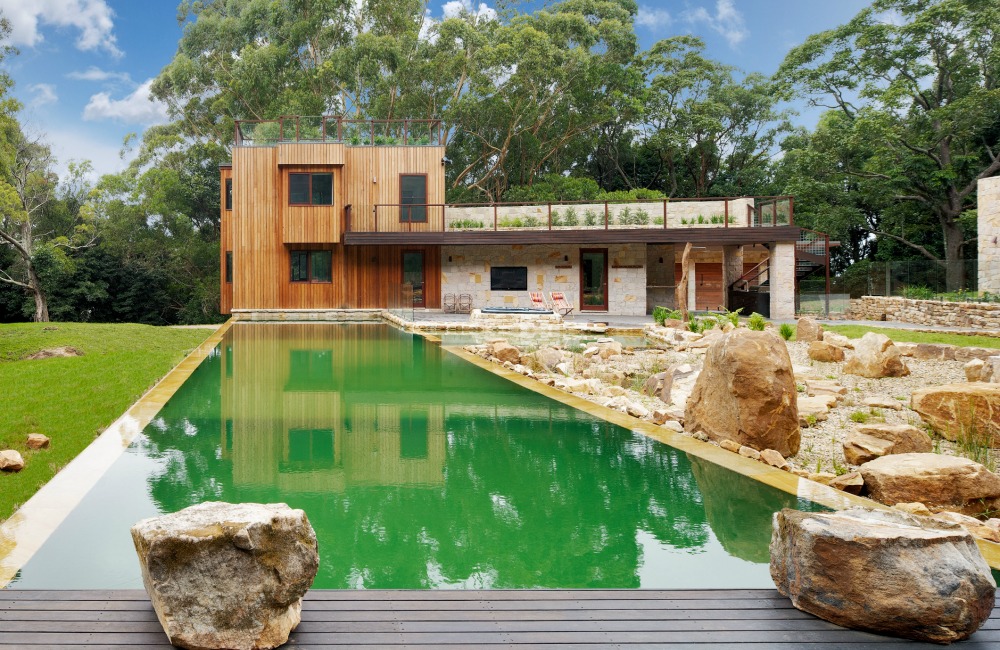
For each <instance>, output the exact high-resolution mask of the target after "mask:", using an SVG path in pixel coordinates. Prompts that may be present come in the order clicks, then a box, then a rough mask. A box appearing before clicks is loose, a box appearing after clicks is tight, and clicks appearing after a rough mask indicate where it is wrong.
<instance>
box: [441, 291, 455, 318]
mask: <svg viewBox="0 0 1000 650" xmlns="http://www.w3.org/2000/svg"><path fill="white" fill-rule="evenodd" d="M457 307H458V305H457V303H456V302H455V294H453V293H446V294H444V298H443V299H442V300H441V310H442V311H444V313H446V314H454V313H455V310H456V308H457Z"/></svg>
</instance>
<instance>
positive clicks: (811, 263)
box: [728, 228, 830, 317]
mask: <svg viewBox="0 0 1000 650" xmlns="http://www.w3.org/2000/svg"><path fill="white" fill-rule="evenodd" d="M768 262H769V260H764V261H763V262H761V263H760V264H757V265H756V266H755V267H753V268H752V269H750V270H749V271H747V272H745V273H744V274H743V275H741V276H740V277H739V279H738V280H736V281H735V282H733V283H732V284H730V285H729V287H728V292H729V309H730V310H736V309H742V310H743V311H742V312H741V313H742V314H744V315H749V314H751V313H753V312H757V313H759V314H761V315H763V316H767V317H770V315H771V285H770V282H771V273H770V266H769V264H768ZM829 266H830V236H829V235H827V234H826V233H822V232H818V231H816V230H808V229H806V228H803V229H802V231H801V233H800V234H799V241H797V242H796V243H795V289H796V295H797V294H798V287H799V282H800V281H801V280H803V279H804V278H807V277H809V276H812V275H815V274H817V273H826V272H827V269H828V268H829ZM827 293H829V283H827Z"/></svg>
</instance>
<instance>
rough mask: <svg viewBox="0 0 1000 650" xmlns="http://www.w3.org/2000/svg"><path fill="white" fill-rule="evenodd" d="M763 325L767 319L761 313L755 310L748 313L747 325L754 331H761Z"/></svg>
mask: <svg viewBox="0 0 1000 650" xmlns="http://www.w3.org/2000/svg"><path fill="white" fill-rule="evenodd" d="M765 325H767V319H766V318H764V317H763V316H762V315H761V314H758V313H757V312H754V313H752V314H750V320H749V321H748V322H747V327H749V328H750V329H752V330H754V331H756V332H763V331H764V326H765Z"/></svg>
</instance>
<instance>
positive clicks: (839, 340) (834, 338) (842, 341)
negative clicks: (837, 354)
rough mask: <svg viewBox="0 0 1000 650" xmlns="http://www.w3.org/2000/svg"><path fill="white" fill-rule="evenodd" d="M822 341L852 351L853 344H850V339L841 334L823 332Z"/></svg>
mask: <svg viewBox="0 0 1000 650" xmlns="http://www.w3.org/2000/svg"><path fill="white" fill-rule="evenodd" d="M823 340H824V341H825V342H827V343H832V344H833V345H836V346H837V347H839V348H846V349H848V350H853V349H854V344H853V343H851V339H849V338H847V337H846V336H844V335H843V334H837V333H835V332H823Z"/></svg>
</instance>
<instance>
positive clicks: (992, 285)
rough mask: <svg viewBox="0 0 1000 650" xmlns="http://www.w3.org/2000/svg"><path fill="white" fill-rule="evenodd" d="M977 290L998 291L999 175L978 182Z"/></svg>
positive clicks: (999, 265) (999, 260)
mask: <svg viewBox="0 0 1000 650" xmlns="http://www.w3.org/2000/svg"><path fill="white" fill-rule="evenodd" d="M977 198H978V201H979V203H978V206H977V207H978V215H979V216H978V224H977V225H978V237H979V285H978V288H979V291H989V292H990V293H1000V176H994V177H993V178H981V179H979V183H978V190H977Z"/></svg>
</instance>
